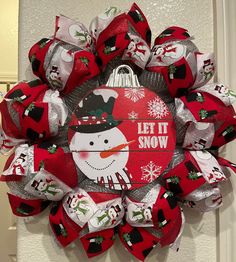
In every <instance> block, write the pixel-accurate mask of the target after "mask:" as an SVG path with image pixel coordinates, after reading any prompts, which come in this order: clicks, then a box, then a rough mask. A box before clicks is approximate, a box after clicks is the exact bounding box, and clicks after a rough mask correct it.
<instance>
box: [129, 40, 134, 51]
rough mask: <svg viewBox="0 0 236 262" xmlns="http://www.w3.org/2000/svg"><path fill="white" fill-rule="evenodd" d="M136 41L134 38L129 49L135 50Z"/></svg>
mask: <svg viewBox="0 0 236 262" xmlns="http://www.w3.org/2000/svg"><path fill="white" fill-rule="evenodd" d="M135 46H136V45H135V42H134V40H132V41H131V42H130V43H129V46H128V49H129V51H134V50H135Z"/></svg>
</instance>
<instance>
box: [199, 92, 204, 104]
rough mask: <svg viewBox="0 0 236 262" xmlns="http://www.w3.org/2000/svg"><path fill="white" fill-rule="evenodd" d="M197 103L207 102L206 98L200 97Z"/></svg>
mask: <svg viewBox="0 0 236 262" xmlns="http://www.w3.org/2000/svg"><path fill="white" fill-rule="evenodd" d="M197 101H198V102H200V103H203V102H205V99H204V96H203V95H202V94H201V95H200V96H198V97H197Z"/></svg>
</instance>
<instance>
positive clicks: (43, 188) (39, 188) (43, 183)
mask: <svg viewBox="0 0 236 262" xmlns="http://www.w3.org/2000/svg"><path fill="white" fill-rule="evenodd" d="M46 188H47V183H46V182H40V183H39V185H38V187H37V190H38V191H43V190H45V189H46Z"/></svg>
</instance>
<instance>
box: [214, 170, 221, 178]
mask: <svg viewBox="0 0 236 262" xmlns="http://www.w3.org/2000/svg"><path fill="white" fill-rule="evenodd" d="M212 172H213V174H214V177H215V178H222V175H223V174H222V172H221V171H220V170H219V169H218V168H216V169H214V170H212Z"/></svg>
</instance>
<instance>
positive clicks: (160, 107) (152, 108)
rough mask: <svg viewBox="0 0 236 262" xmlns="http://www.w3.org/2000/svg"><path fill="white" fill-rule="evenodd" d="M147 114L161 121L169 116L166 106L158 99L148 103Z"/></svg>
mask: <svg viewBox="0 0 236 262" xmlns="http://www.w3.org/2000/svg"><path fill="white" fill-rule="evenodd" d="M148 114H149V115H150V116H152V117H155V118H158V119H161V118H163V117H165V116H167V115H168V114H169V111H168V107H167V106H166V104H165V103H164V102H163V101H162V100H161V99H160V98H159V97H156V98H155V99H153V100H151V101H149V102H148Z"/></svg>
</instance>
